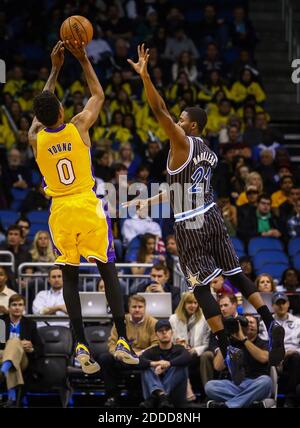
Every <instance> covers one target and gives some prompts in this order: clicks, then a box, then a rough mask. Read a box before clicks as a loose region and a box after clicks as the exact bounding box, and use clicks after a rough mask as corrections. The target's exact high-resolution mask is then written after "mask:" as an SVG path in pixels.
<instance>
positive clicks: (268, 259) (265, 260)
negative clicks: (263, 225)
mask: <svg viewBox="0 0 300 428" xmlns="http://www.w3.org/2000/svg"><path fill="white" fill-rule="evenodd" d="M252 261H253V265H254V268H255V269H260V268H261V267H263V266H264V265H265V264H269V263H274V264H277V263H284V264H287V265H288V264H289V259H288V257H287V255H286V254H285V253H284V252H280V251H259V252H258V253H257V254H256V255H255V256H254V257H253V259H252Z"/></svg>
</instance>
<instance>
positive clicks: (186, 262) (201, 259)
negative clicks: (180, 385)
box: [127, 45, 285, 384]
mask: <svg viewBox="0 0 300 428" xmlns="http://www.w3.org/2000/svg"><path fill="white" fill-rule="evenodd" d="M148 60H149V52H148V49H146V50H145V47H144V45H142V46H138V61H137V62H133V61H132V60H131V59H128V62H129V63H130V64H131V65H132V67H133V68H134V70H135V71H136V72H137V73H138V74H139V75H140V76H141V79H142V81H143V85H144V88H145V93H146V97H147V100H148V103H149V105H150V107H151V109H152V111H153V113H154V115H155V117H156V119H157V120H158V122H159V124H160V125H161V126H162V128H163V130H164V131H165V133H166V134H167V136H168V137H169V139H170V152H169V157H168V161H167V181H168V184H169V185H170V186H171V185H174V184H179V185H180V186H181V189H183V188H186V185H187V184H188V185H189V187H188V193H189V196H190V198H191V199H192V200H193V198H194V200H193V201H195V200H196V196H197V193H199V192H202V193H201V194H202V197H203V204H202V205H200V206H195V204H193V208H192V209H190V210H186V211H185V210H184V208H183V204H182V202H181V203H179V201H178V198H177V200H176V194H175V192H174V191H172V190H171V191H170V202H171V206H172V209H173V211H174V218H175V226H174V229H175V237H176V242H177V247H178V252H179V260H180V265H181V268H182V271H183V273H184V275H185V277H186V279H187V281H188V283H189V285H190V289H191V290H193V292H194V295H195V297H196V299H197V301H198V303H199V305H200V307H201V308H202V311H203V314H204V316H205V318H206V320H207V322H208V324H209V326H210V328H211V330H212V332H213V333H214V334H215V336H216V338H217V340H218V343H219V347H220V350H221V352H222V355H223V358H224V360H225V362H226V364H227V366H228V369H229V371H230V373H231V376H232V379H233V381H235V382H236V383H237V384H239V383H240V382H241V381H242V370H241V368H242V364H241V358H242V355H241V351H240V350H239V349H237V348H233V347H231V346H230V344H229V338H228V336H227V334H226V332H225V330H224V325H223V321H222V316H221V312H220V308H219V305H218V303H217V302H216V300H215V299H214V297H213V296H212V294H211V292H210V282H211V281H212V280H213V279H214V278H215V277H216V276H218V275H220V274H223V275H224V276H228V277H230V282H231V283H232V284H233V285H234V287H236V288H237V289H238V290H240V291H241V293H242V294H243V296H244V297H246V298H247V299H248V300H249V302H250V303H251V304H252V305H253V306H254V307H255V308H256V310H257V312H258V313H259V315H260V316H261V318H262V320H263V321H264V323H265V325H266V327H267V329H268V332H269V338H270V340H269V348H270V349H269V351H270V354H269V361H270V364H271V365H277V364H279V363H280V361H282V360H283V358H284V353H285V352H284V344H283V341H284V329H283V328H282V327H281V326H280V325H279V324H276V323H275V322H274V320H273V317H272V315H271V313H270V311H269V309H268V307H267V306H266V305H265V304H264V302H263V300H262V298H261V296H260V294H259V293H258V292H257V290H256V288H255V286H254V284H253V283H252V282H251V281H250V280H249V279H248V278H247V277H246V276H245V275H244V273H243V272H242V269H241V267H240V265H239V260H238V258H237V256H236V253H235V250H234V248H233V246H232V243H231V241H230V238H229V236H228V233H227V230H226V226H225V224H224V222H223V218H222V216H221V213H220V211H219V209H218V208H217V206H216V204H215V202H214V197H213V189H212V186H211V185H210V182H211V176H212V171H213V170H214V168H215V167H216V165H217V162H218V158H217V156H216V154H215V153H214V152H212V151H211V150H210V149H209V148H208V147H207V146H206V144H205V143H204V142H203V140H202V139H201V133H202V131H203V129H204V127H205V125H206V122H207V116H206V112H205V110H203V109H201V108H199V107H190V108H186V109H185V110H184V111H183V112H182V113H181V114H180V118H179V121H178V123H174V121H173V119H172V117H171V115H170V113H169V111H168V110H167V107H166V104H165V102H164V100H163V99H162V97H161V96H160V94H159V93H158V91H157V90H156V89H155V87H154V85H153V83H152V81H151V78H150V76H149V73H148V70H147V63H148ZM173 188H174V186H173ZM167 197H168V195H167V193H166V192H163V193H160V194H159V195H157V196H154V197H153V198H151V199H148V200H133V201H131V202H130V203H128V204H127V206H130V205H138V206H139V207H140V208H143V207H145V205H149V204H150V205H152V204H155V203H158V202H160V201H165V200H166V199H167ZM201 215H202V218H203V217H204V221H203V222H202V223H201V222H199V227H198V228H193V229H191V228H189V227H187V221H190V220H191V219H195V220H196V219H197V217H198V216H201ZM198 218H199V217H198Z"/></svg>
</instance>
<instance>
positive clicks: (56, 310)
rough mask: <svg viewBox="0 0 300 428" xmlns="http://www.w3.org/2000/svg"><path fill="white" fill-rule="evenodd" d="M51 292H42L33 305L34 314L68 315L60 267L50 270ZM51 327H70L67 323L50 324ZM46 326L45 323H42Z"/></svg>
mask: <svg viewBox="0 0 300 428" xmlns="http://www.w3.org/2000/svg"><path fill="white" fill-rule="evenodd" d="M48 282H49V285H50V289H49V290H44V291H40V292H39V293H38V294H37V295H36V296H35V299H34V301H33V304H32V312H33V313H34V314H39V315H61V316H64V315H66V314H68V312H67V308H66V305H65V301H64V297H63V278H62V271H61V269H60V268H59V267H57V266H53V267H52V268H50V270H49V277H48ZM47 324H49V325H69V323H65V322H63V323H62V322H49V323H48V321H47ZM41 325H44V323H41ZM39 327H40V325H39Z"/></svg>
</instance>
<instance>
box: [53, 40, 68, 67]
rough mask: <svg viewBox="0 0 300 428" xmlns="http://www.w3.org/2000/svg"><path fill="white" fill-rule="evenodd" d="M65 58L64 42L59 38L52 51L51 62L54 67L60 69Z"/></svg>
mask: <svg viewBox="0 0 300 428" xmlns="http://www.w3.org/2000/svg"><path fill="white" fill-rule="evenodd" d="M64 60H65V48H64V42H62V41H61V40H59V41H58V42H57V43H56V45H55V46H54V48H53V49H52V52H51V62H52V67H53V68H58V69H60V68H61V66H62V65H63V63H64Z"/></svg>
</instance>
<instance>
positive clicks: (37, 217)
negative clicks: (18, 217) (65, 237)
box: [27, 210, 49, 223]
mask: <svg viewBox="0 0 300 428" xmlns="http://www.w3.org/2000/svg"><path fill="white" fill-rule="evenodd" d="M27 218H28V220H30V222H31V223H48V218H49V212H48V210H47V211H30V212H29V213H28V214H27Z"/></svg>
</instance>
